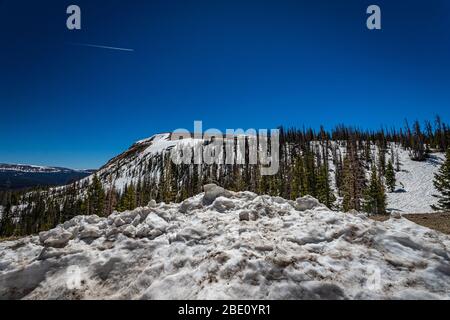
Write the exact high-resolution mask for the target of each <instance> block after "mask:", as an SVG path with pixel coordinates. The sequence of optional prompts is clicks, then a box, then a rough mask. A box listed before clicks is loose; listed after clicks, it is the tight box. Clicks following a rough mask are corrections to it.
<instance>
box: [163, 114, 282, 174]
mask: <svg viewBox="0 0 450 320" xmlns="http://www.w3.org/2000/svg"><path fill="white" fill-rule="evenodd" d="M171 140H172V141H178V142H179V143H177V146H176V147H175V148H173V149H172V150H171V159H172V162H173V163H175V164H177V165H179V164H207V165H212V164H218V165H219V164H225V165H235V164H237V165H244V164H249V165H260V172H261V175H264V176H269V175H275V174H277V172H278V170H279V167H280V132H279V130H278V129H272V130H270V132H269V130H267V129H260V130H258V131H256V130H255V129H248V130H246V131H244V130H243V129H236V130H234V129H227V130H226V132H225V134H223V133H222V132H221V131H220V130H218V129H208V130H206V131H205V132H203V124H202V122H201V121H195V122H194V133H193V134H192V133H191V132H190V131H189V130H187V129H177V130H175V131H174V132H172V133H171ZM182 140H185V141H182Z"/></svg>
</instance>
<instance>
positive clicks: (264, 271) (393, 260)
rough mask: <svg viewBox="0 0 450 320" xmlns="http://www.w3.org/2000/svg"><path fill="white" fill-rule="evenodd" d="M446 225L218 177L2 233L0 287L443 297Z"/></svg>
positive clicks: (51, 292) (34, 295)
mask: <svg viewBox="0 0 450 320" xmlns="http://www.w3.org/2000/svg"><path fill="white" fill-rule="evenodd" d="M449 249H450V237H448V236H446V235H444V234H441V233H439V232H436V231H433V230H430V229H427V228H424V227H421V226H418V225H416V224H414V223H413V222H410V221H409V220H406V219H404V218H402V217H401V216H399V215H396V216H393V217H391V219H389V220H388V221H386V222H376V221H373V220H371V219H369V218H367V216H366V215H365V214H362V213H342V212H333V211H330V210H329V209H327V208H326V207H324V206H323V205H321V204H319V203H318V202H317V200H315V199H314V198H311V197H304V198H299V199H297V201H288V200H285V199H282V198H279V197H270V196H257V195H256V194H253V193H250V192H240V193H234V192H230V191H227V190H223V189H222V188H220V187H216V186H215V185H207V186H205V193H202V194H200V195H197V196H195V197H193V198H190V199H187V200H185V201H184V202H183V203H181V204H164V203H162V204H156V203H154V202H153V203H150V204H149V206H147V207H144V208H138V209H135V210H133V211H128V212H124V213H114V214H113V215H111V216H110V217H108V218H99V217H97V216H78V217H75V218H74V219H72V220H70V221H68V222H65V223H64V224H63V225H60V226H58V227H57V228H55V229H53V230H50V231H48V232H43V233H41V234H40V235H39V236H33V237H27V238H23V239H20V240H16V241H9V242H1V243H0V298H1V299H21V298H23V299H449V298H450V256H449Z"/></svg>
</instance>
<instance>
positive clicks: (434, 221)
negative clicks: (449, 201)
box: [370, 213, 450, 234]
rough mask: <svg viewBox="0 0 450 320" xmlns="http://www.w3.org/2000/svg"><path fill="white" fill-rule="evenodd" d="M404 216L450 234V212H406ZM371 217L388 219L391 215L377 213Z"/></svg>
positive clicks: (377, 219) (379, 219) (380, 219)
mask: <svg viewBox="0 0 450 320" xmlns="http://www.w3.org/2000/svg"><path fill="white" fill-rule="evenodd" d="M403 217H405V218H407V219H408V220H411V221H412V222H414V223H417V224H419V225H421V226H424V227H427V228H430V229H434V230H437V231H440V232H442V233H445V234H450V213H420V214H419V213H418V214H404V215H403ZM370 218H371V219H373V220H376V221H386V220H388V219H389V216H380V215H376V216H371V217H370Z"/></svg>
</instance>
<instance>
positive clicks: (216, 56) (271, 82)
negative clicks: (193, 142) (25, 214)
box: [0, 0, 450, 168]
mask: <svg viewBox="0 0 450 320" xmlns="http://www.w3.org/2000/svg"><path fill="white" fill-rule="evenodd" d="M70 4H77V5H79V6H80V7H81V9H82V28H83V29H82V30H81V31H69V30H67V29H66V26H65V24H66V18H67V15H66V13H65V11H66V8H67V6H68V5H70ZM370 4H378V5H380V7H381V9H382V26H383V30H381V31H369V30H367V29H366V27H365V23H366V18H367V15H366V14H365V11H366V8H367V6H368V5H370ZM0 41H1V45H0V48H1V50H0V111H1V113H0V114H1V118H0V119H1V122H0V162H12V163H31V164H47V165H60V166H69V167H76V168H88V167H98V166H100V165H102V164H104V163H105V162H106V161H107V160H108V159H109V158H111V157H113V156H114V155H116V154H118V153H120V152H122V151H123V150H125V149H126V148H127V147H128V146H129V145H130V144H131V143H133V142H134V141H135V140H138V139H141V138H145V137H148V136H151V135H152V134H154V133H157V132H161V131H172V130H174V129H176V128H187V129H192V127H193V121H194V120H203V122H204V127H205V128H212V127H215V128H219V129H223V130H224V129H226V128H240V127H241V128H244V129H247V128H269V129H270V128H274V127H276V126H278V125H285V126H297V127H301V126H303V125H306V126H312V127H318V126H319V125H320V124H324V125H325V126H326V127H332V126H333V125H335V124H337V123H346V124H350V125H357V126H360V127H367V128H379V127H380V126H381V125H386V126H389V127H390V126H393V125H395V126H402V125H403V120H404V118H408V119H410V120H415V119H419V120H423V119H430V120H431V119H432V118H433V117H434V115H435V114H437V113H438V114H440V115H441V116H442V118H443V119H444V120H445V121H449V120H450V1H446V0H442V1H439V0H428V1H362V0H359V1H357V0H346V1H336V0H328V1H325V0H314V1H313V0H310V1H301V0H296V1H280V0H277V1H275V0H273V1H264V0H254V1H246V0H205V1H199V0H180V1H174V0H161V1H149V0H147V1H144V0H141V1H138V0H128V1H125V0H124V1H112V0H95V1H92V0H90V1H81V0H72V1H49V0H39V1H22V0H0ZM73 43H90V44H98V45H106V46H113V47H124V48H132V49H134V50H135V51H134V52H126V51H117V50H108V49H99V48H92V47H84V46H75V45H73Z"/></svg>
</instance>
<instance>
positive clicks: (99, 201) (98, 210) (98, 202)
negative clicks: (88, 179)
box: [88, 174, 105, 217]
mask: <svg viewBox="0 0 450 320" xmlns="http://www.w3.org/2000/svg"><path fill="white" fill-rule="evenodd" d="M104 209H105V191H104V190H103V185H102V183H101V182H100V179H99V178H98V177H97V175H96V174H94V177H93V179H92V183H91V185H90V186H89V188H88V214H96V215H98V216H100V217H101V216H103V215H104Z"/></svg>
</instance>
